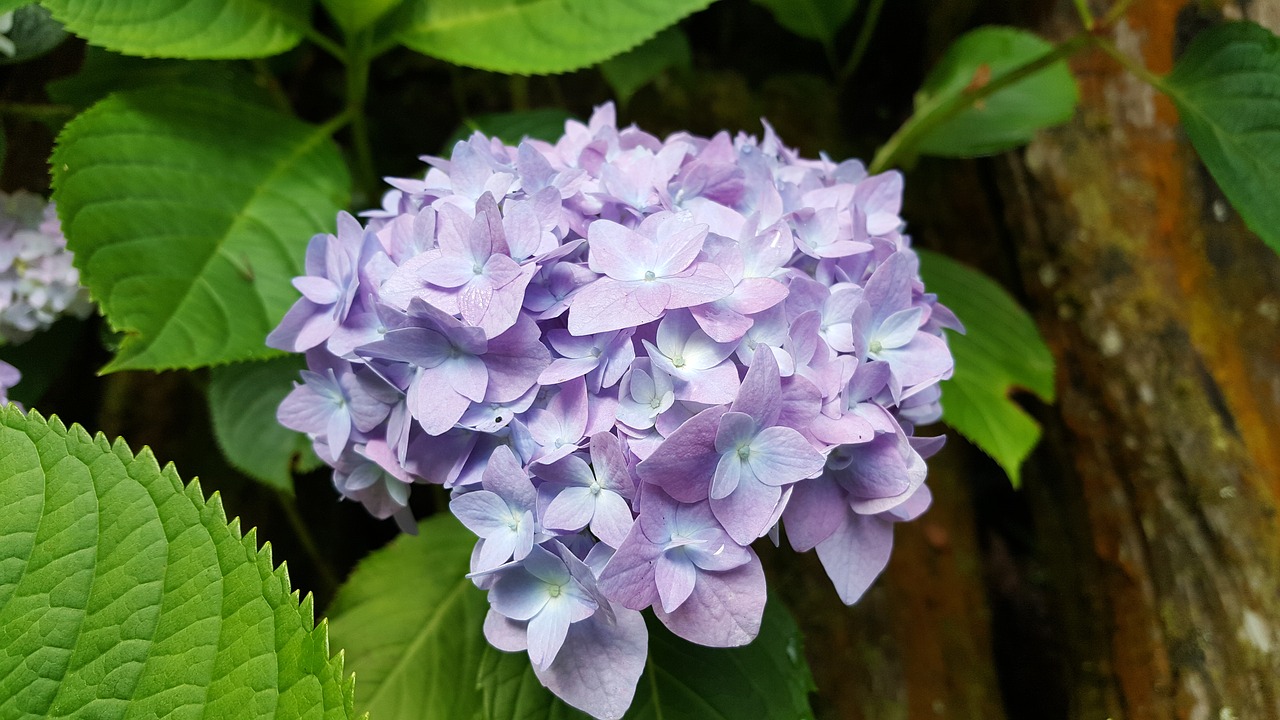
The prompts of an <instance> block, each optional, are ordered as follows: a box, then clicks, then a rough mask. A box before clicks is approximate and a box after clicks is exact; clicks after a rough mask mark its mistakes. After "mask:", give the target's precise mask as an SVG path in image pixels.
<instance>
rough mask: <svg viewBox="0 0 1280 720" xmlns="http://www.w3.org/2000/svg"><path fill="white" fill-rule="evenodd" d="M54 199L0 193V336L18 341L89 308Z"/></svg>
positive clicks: (28, 194) (88, 310)
mask: <svg viewBox="0 0 1280 720" xmlns="http://www.w3.org/2000/svg"><path fill="white" fill-rule="evenodd" d="M71 259H72V253H71V251H70V250H67V239H66V238H65V237H63V235H62V227H61V225H60V224H59V223H58V215H57V212H56V211H55V209H54V205H53V203H46V202H45V201H44V200H43V199H42V198H41V197H40V196H39V195H35V194H32V193H29V192H24V191H18V192H16V193H14V194H12V195H6V194H4V193H0V341H3V342H10V343H20V342H23V341H25V340H27V339H29V338H30V337H31V336H32V335H33V334H35V333H37V332H39V331H41V330H45V329H47V328H48V327H49V326H50V325H52V324H53V323H54V321H55V320H57V319H58V318H60V317H62V316H63V315H72V316H75V317H80V318H83V317H86V316H88V314H89V313H90V312H92V310H93V305H92V303H90V301H89V294H88V292H87V291H86V290H85V289H84V288H83V287H81V286H80V271H79V270H77V269H76V268H75V267H73V266H72V265H71Z"/></svg>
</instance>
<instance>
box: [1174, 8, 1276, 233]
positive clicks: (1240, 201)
mask: <svg viewBox="0 0 1280 720" xmlns="http://www.w3.org/2000/svg"><path fill="white" fill-rule="evenodd" d="M1161 87H1162V89H1164V90H1165V91H1166V92H1167V93H1169V96H1170V97H1171V98H1173V102H1174V103H1175V104H1176V105H1177V106H1178V114H1179V115H1180V116H1181V118H1182V125H1183V127H1185V128H1186V129H1187V136H1188V137H1190V138H1191V144H1192V145H1194V146H1195V148H1196V151H1197V152H1199V153H1200V158H1201V159H1202V160H1204V164H1205V166H1206V167H1208V168H1209V172H1210V173H1212V174H1213V179H1214V180H1217V181H1218V186H1219V187H1221V188H1222V192H1224V193H1226V196H1227V198H1229V199H1230V200H1231V204H1232V205H1234V206H1235V208H1236V210H1237V211H1239V213H1240V216H1241V217H1242V218H1244V221H1245V223H1246V224H1247V225H1248V226H1249V228H1250V229H1251V230H1253V231H1254V232H1256V233H1258V235H1260V236H1261V237H1262V239H1263V240H1265V241H1266V242H1267V244H1268V245H1270V246H1271V247H1272V248H1273V249H1274V250H1275V251H1276V252H1280V200H1277V190H1276V189H1277V188H1280V38H1278V37H1276V36H1275V35H1274V34H1273V33H1272V32H1271V31H1269V30H1267V29H1266V28H1264V27H1262V26H1261V25H1258V24H1256V23H1251V22H1234V23H1226V24H1224V25H1219V26H1217V27H1214V28H1210V29H1209V30H1206V31H1205V32H1203V33H1201V34H1200V35H1199V36H1197V37H1196V39H1195V40H1194V41H1192V43H1191V46H1190V47H1188V48H1187V51H1186V52H1185V53H1183V55H1182V57H1181V58H1180V59H1179V60H1178V63H1177V65H1175V66H1174V68H1173V72H1172V73H1170V74H1169V75H1168V76H1167V77H1166V78H1165V79H1164V82H1163V83H1162V84H1161Z"/></svg>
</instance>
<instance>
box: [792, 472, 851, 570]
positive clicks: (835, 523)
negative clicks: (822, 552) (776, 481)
mask: <svg viewBox="0 0 1280 720" xmlns="http://www.w3.org/2000/svg"><path fill="white" fill-rule="evenodd" d="M792 487H794V488H795V492H793V493H792V494H791V501H790V502H788V503H787V507H786V509H785V510H783V511H782V521H783V523H784V524H785V525H786V526H787V539H788V540H789V541H790V542H791V547H792V549H794V550H795V551H796V552H808V551H810V550H812V549H813V548H814V547H816V546H817V544H818V543H820V542H822V541H823V540H826V539H827V538H829V537H831V534H832V533H834V532H835V531H836V529H837V528H838V527H839V525H840V523H841V522H842V521H843V519H844V514H845V512H846V510H847V508H848V505H847V503H846V502H845V493H844V491H843V490H841V489H840V486H839V485H837V484H836V482H835V480H833V479H831V477H830V476H829V475H827V474H823V475H820V476H819V477H816V478H811V479H808V480H805V481H803V482H799V483H796V484H795V485H793V486H792Z"/></svg>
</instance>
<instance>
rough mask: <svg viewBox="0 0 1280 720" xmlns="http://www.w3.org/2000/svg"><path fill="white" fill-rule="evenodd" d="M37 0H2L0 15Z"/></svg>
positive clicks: (0, 0) (32, 3)
mask: <svg viewBox="0 0 1280 720" xmlns="http://www.w3.org/2000/svg"><path fill="white" fill-rule="evenodd" d="M34 4H35V0H0V15H2V14H4V13H7V12H9V11H10V10H17V9H18V8H20V7H22V6H24V5H34Z"/></svg>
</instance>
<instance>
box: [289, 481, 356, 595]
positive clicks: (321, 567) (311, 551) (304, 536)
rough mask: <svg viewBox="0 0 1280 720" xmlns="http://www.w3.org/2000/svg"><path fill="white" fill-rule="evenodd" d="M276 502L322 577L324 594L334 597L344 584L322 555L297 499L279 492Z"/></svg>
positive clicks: (303, 549)
mask: <svg viewBox="0 0 1280 720" xmlns="http://www.w3.org/2000/svg"><path fill="white" fill-rule="evenodd" d="M276 500H278V501H279V502H280V509H281V510H284V516H285V519H286V520H288V521H289V527H291V528H292V529H293V534H294V537H296V538H297V540H298V544H299V545H301V546H302V551H303V552H304V553H306V554H307V559H309V560H310V561H311V564H312V566H314V567H315V569H316V573H317V574H318V575H319V576H320V583H321V584H322V585H323V586H324V587H323V590H324V591H325V593H324V594H325V595H327V596H329V597H333V595H334V593H336V592H337V591H338V586H339V585H341V584H342V583H341V581H339V580H338V574H337V573H336V572H334V570H333V568H332V567H330V566H329V562H328V560H327V559H326V558H325V556H324V555H323V554H321V552H320V548H319V546H318V545H316V540H315V537H314V536H313V535H312V534H311V529H310V528H308V527H307V524H306V522H304V521H303V519H302V515H300V514H299V513H298V508H297V505H296V502H297V501H296V499H295V498H293V497H290V496H289V495H286V494H285V493H283V492H278V493H276Z"/></svg>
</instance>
